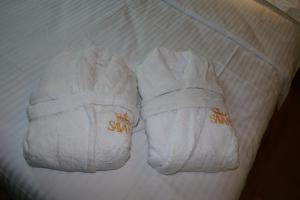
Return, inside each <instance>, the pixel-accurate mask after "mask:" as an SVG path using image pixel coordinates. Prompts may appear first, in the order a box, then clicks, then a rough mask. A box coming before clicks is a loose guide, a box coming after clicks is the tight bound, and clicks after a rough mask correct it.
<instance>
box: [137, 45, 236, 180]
mask: <svg viewBox="0 0 300 200" xmlns="http://www.w3.org/2000/svg"><path fill="white" fill-rule="evenodd" d="M137 76H138V83H139V91H140V94H141V96H142V99H143V102H142V105H143V108H142V116H143V118H144V120H145V128H146V134H147V138H148V143H149V157H148V162H149V164H150V165H151V166H152V167H153V168H155V169H156V170H157V171H159V172H160V173H163V174H174V173H176V172H180V171H204V172H216V171H222V170H228V169H234V168H236V167H237V165H238V154H237V149H238V145H237V140H236V137H235V134H234V130H233V128H232V126H231V123H230V119H229V115H228V113H227V111H226V108H225V105H224V99H223V93H222V89H221V88H220V87H219V85H218V84H217V81H216V76H215V73H214V70H213V67H212V65H211V64H209V63H208V62H207V60H206V59H205V58H199V57H196V56H195V55H194V54H193V53H192V52H191V51H185V52H172V51H169V50H167V49H165V48H159V49H155V50H154V51H153V52H152V53H151V54H150V55H149V56H148V57H147V58H146V60H145V61H144V62H143V64H142V65H141V66H140V67H139V68H138V72H137Z"/></svg>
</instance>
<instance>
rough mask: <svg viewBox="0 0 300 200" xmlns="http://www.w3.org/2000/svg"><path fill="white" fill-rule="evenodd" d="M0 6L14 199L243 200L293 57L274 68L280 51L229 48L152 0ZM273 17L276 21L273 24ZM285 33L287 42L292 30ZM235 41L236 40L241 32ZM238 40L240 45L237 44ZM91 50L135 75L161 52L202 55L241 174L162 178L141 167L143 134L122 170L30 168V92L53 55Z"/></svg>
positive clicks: (216, 34)
mask: <svg viewBox="0 0 300 200" xmlns="http://www.w3.org/2000/svg"><path fill="white" fill-rule="evenodd" d="M208 2H209V1H207V2H206V3H208ZM0 4H1V5H0V25H1V30H0V67H1V68H0V72H1V73H0V143H1V145H0V178H1V180H2V181H3V182H4V183H5V185H6V186H8V188H9V190H10V192H11V194H12V195H14V197H15V198H16V199H58V200H59V199H124V200H125V199H128V200H129V199H130V200H135V199H144V200H147V199H149V200H150V199H164V200H166V199H172V200H174V199H178V200H179V199H187V200H189V199H201V200H205V199H207V200H208V199H209V200H212V199H213V200H219V199H222V200H231V199H238V198H239V194H240V192H241V190H242V188H243V186H244V183H245V180H246V177H247V174H248V172H249V170H250V167H251V165H252V163H253V160H254V158H255V154H256V152H257V149H258V146H259V143H260V140H261V137H262V135H263V133H264V130H265V128H266V126H267V123H268V121H269V119H270V117H271V115H272V112H273V109H274V107H275V105H276V103H277V99H278V96H279V94H280V92H281V91H282V86H283V85H284V84H285V83H286V82H289V81H290V80H291V79H292V73H290V72H289V71H294V70H295V68H296V67H295V66H297V62H298V61H297V59H296V57H295V58H293V57H290V55H282V56H283V57H284V56H288V57H289V60H291V62H289V63H288V64H287V65H280V64H278V65H277V63H276V62H275V61H276V60H274V59H273V57H272V56H274V55H276V52H279V50H278V51H277V50H276V51H273V52H275V53H272V52H271V54H265V53H264V52H262V51H260V49H256V48H253V49H254V50H251V49H249V48H248V46H247V45H244V44H246V43H241V42H239V41H238V42H235V41H234V40H235V39H236V38H233V37H229V36H228V35H226V34H224V33H222V32H220V30H221V29H222V28H226V27H222V26H219V27H221V29H215V28H214V27H217V26H213V27H212V26H207V24H205V21H198V20H197V19H196V18H193V17H191V16H189V15H186V13H184V12H181V11H180V10H178V9H174V8H173V7H171V6H170V5H169V4H166V3H165V2H163V1H158V0H155V1H144V0H132V1H127V2H125V1H117V0H114V1H112V0H106V1H104V0H103V1H79V0H78V1H73V0H70V1H64V2H62V1H59V0H53V1H37V0H36V1H23V2H18V3H16V2H13V1H1V3H0ZM256 6H258V5H256ZM259 8H260V9H261V10H260V12H263V13H264V12H265V11H264V9H263V8H261V7H259ZM211 9H213V7H212V8H211ZM224 12H226V11H224ZM254 13H255V12H254ZM260 14H261V13H259V12H258V13H256V15H257V16H259V15H260ZM276 18H279V16H277V15H274V16H272V15H271V17H270V19H272V20H276ZM232 20H233V21H234V19H232ZM280 20H281V19H280ZM280 20H279V21H280ZM213 22H214V21H213ZM280 23H284V24H288V23H289V22H286V21H283V22H281V21H280ZM216 24H218V25H222V24H220V23H218V22H216ZM279 25H280V24H279ZM291 27H292V28H293V26H291ZM279 28H280V27H279ZM229 30H230V29H229ZM250 30H251V31H254V30H255V29H254V30H252V29H250ZM284 30H285V29H284ZM285 31H287V32H286V34H288V31H291V29H288V30H285ZM231 33H232V34H236V35H237V36H239V35H238V34H239V33H238V32H234V31H232V30H231ZM253 33H254V34H255V31H254V32H253ZM283 34H284V33H283ZM265 37H268V35H266V36H265ZM280 38H281V37H280ZM239 39H240V40H241V41H244V37H243V36H241V37H240V38H239ZM281 40H282V38H281ZM279 42H282V41H279ZM91 43H92V44H95V45H100V46H103V47H105V48H109V49H111V50H112V51H113V52H115V53H117V54H120V55H123V56H124V57H125V58H126V61H127V63H128V64H129V65H130V67H132V68H133V69H134V66H136V65H137V64H138V63H140V62H141V61H142V60H143V58H144V57H145V56H146V55H147V53H148V52H149V51H151V50H152V49H153V48H155V47H157V46H164V47H166V48H169V49H174V50H187V49H192V50H193V51H194V52H195V53H196V54H199V55H200V54H201V55H205V56H208V58H209V59H210V60H211V61H212V62H213V63H214V64H215V66H216V71H217V74H218V78H219V82H220V84H221V85H222V87H223V90H224V92H225V94H226V104H227V107H228V110H229V113H230V115H231V118H232V122H233V126H234V128H235V129H236V131H237V136H238V139H239V146H240V148H239V153H240V167H239V168H238V169H237V170H235V171H229V172H221V173H179V174H176V175H172V176H165V175H161V174H158V173H157V172H156V171H155V170H154V169H152V168H151V167H150V166H149V165H148V164H147V162H146V160H147V141H146V138H145V134H144V132H143V131H140V132H137V133H135V134H134V136H133V141H132V144H133V145H132V151H131V159H130V160H129V161H128V163H127V164H126V165H125V166H124V167H123V168H121V169H119V170H115V171H105V172H97V173H94V174H86V173H79V172H78V173H76V172H75V173H67V172H60V171H54V170H48V169H39V168H31V167H29V166H28V164H27V163H26V162H25V160H24V158H23V155H22V140H23V137H24V135H25V133H26V131H27V127H28V121H27V117H26V107H27V106H28V99H29V95H30V92H31V91H33V90H34V89H35V88H36V87H37V84H38V79H39V77H40V75H41V73H42V72H43V69H44V67H45V66H46V65H47V63H49V61H50V60H51V59H52V58H53V57H54V56H55V55H57V54H58V53H60V52H61V51H62V50H63V49H64V48H66V47H70V48H82V47H83V46H85V45H89V44H91ZM247 44H249V45H251V42H250V43H247ZM279 44H281V43H279ZM268 45H269V44H267V43H261V47H263V49H267V48H270V46H268ZM296 47H297V46H296ZM296 47H295V46H294V45H289V46H284V48H285V49H286V51H289V52H291V53H292V55H295V54H296V50H295V49H296ZM273 48H278V49H282V48H283V46H280V45H279V46H275V45H274V46H273ZM281 52H282V50H281ZM298 53H299V52H298ZM259 55H263V56H259ZM270 55H271V56H270ZM264 58H265V59H264ZM293 59H294V60H293ZM270 60H271V61H272V62H269V61H270ZM282 72H286V73H282Z"/></svg>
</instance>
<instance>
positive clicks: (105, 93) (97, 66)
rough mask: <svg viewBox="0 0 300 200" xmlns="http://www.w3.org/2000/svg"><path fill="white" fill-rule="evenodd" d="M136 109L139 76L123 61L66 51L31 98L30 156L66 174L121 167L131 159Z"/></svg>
mask: <svg viewBox="0 0 300 200" xmlns="http://www.w3.org/2000/svg"><path fill="white" fill-rule="evenodd" d="M136 105H137V85H136V78H135V75H134V74H133V72H131V71H130V70H129V69H128V67H127V66H126V64H125V63H124V62H123V60H122V59H121V58H119V57H116V56H114V55H111V54H110V53H108V52H107V51H105V50H101V49H99V48H96V47H91V48H88V49H84V50H81V51H74V50H65V51H64V52H62V53H61V54H60V55H58V56H57V57H55V58H54V59H53V61H52V62H51V63H50V65H49V66H48V67H47V68H46V71H45V73H44V76H43V77H42V79H41V81H40V86H39V88H38V90H37V91H36V92H35V93H34V94H32V96H31V100H30V106H29V107H28V119H29V121H30V125H29V130H28V134H27V135H26V137H25V140H24V157H25V159H26V160H27V162H28V163H29V164H30V165H32V166H34V167H45V168H51V169H57V170H63V171H83V172H95V171H97V170H109V169H117V168H120V167H122V166H123V165H124V164H125V163H126V161H127V160H128V159H129V157H130V146H131V134H132V129H133V126H134V125H135V124H136V123H137V122H138V117H139V113H138V111H137V108H136Z"/></svg>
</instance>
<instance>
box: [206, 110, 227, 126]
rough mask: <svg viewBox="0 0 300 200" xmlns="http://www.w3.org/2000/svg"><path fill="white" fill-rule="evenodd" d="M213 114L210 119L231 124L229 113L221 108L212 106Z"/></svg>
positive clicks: (218, 122) (217, 122)
mask: <svg viewBox="0 0 300 200" xmlns="http://www.w3.org/2000/svg"><path fill="white" fill-rule="evenodd" d="M212 112H213V114H211V115H210V116H209V118H210V121H211V122H212V123H215V124H227V125H229V124H230V119H229V116H228V114H227V113H225V112H221V111H220V109H219V108H212Z"/></svg>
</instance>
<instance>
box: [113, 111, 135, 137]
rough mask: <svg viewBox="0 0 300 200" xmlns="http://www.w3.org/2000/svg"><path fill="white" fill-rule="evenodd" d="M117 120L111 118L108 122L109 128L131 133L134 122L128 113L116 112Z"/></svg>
mask: <svg viewBox="0 0 300 200" xmlns="http://www.w3.org/2000/svg"><path fill="white" fill-rule="evenodd" d="M115 116H116V120H110V121H109V122H108V127H107V130H109V131H115V132H119V133H131V132H132V123H131V121H130V120H129V117H128V114H127V112H126V113H116V114H115Z"/></svg>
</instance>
